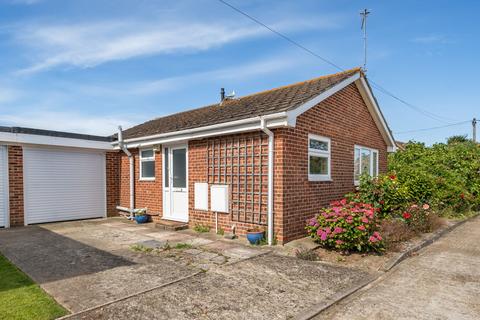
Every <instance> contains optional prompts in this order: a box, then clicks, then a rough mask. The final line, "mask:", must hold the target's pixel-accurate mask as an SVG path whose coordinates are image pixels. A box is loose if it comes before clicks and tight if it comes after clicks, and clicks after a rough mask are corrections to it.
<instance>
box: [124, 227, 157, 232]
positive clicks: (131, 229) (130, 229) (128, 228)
mask: <svg viewBox="0 0 480 320" xmlns="http://www.w3.org/2000/svg"><path fill="white" fill-rule="evenodd" d="M121 230H123V231H142V230H151V228H149V227H127V228H121Z"/></svg>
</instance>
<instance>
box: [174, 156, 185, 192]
mask: <svg viewBox="0 0 480 320" xmlns="http://www.w3.org/2000/svg"><path fill="white" fill-rule="evenodd" d="M172 153H173V160H172V161H173V187H174V188H186V187H187V150H186V149H175V150H173V152H172Z"/></svg>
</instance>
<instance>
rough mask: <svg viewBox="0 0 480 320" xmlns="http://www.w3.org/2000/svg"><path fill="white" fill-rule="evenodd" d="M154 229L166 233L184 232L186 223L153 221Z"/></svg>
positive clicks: (186, 227) (186, 226)
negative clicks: (165, 231) (166, 231)
mask: <svg viewBox="0 0 480 320" xmlns="http://www.w3.org/2000/svg"><path fill="white" fill-rule="evenodd" d="M155 228H160V229H162V230H168V231H178V230H185V229H188V223H186V222H179V221H171V220H163V219H162V220H159V221H155Z"/></svg>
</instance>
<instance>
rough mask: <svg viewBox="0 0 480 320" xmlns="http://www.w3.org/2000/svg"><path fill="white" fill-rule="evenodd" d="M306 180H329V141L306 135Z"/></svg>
mask: <svg viewBox="0 0 480 320" xmlns="http://www.w3.org/2000/svg"><path fill="white" fill-rule="evenodd" d="M308 180H309V181H328V180H330V139H329V138H325V137H320V136H316V135H313V134H311V135H308Z"/></svg>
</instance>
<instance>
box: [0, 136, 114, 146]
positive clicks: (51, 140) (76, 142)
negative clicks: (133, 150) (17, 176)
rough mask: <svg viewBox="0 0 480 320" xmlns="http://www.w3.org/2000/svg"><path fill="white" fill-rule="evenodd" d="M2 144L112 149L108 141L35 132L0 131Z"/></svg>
mask: <svg viewBox="0 0 480 320" xmlns="http://www.w3.org/2000/svg"><path fill="white" fill-rule="evenodd" d="M0 143H2V144H20V145H22V144H33V145H45V146H57V147H72V148H86V149H98V150H113V147H112V145H111V143H110V142H107V141H95V140H84V139H73V138H63V137H51V136H42V135H36V134H25V133H11V132H0Z"/></svg>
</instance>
